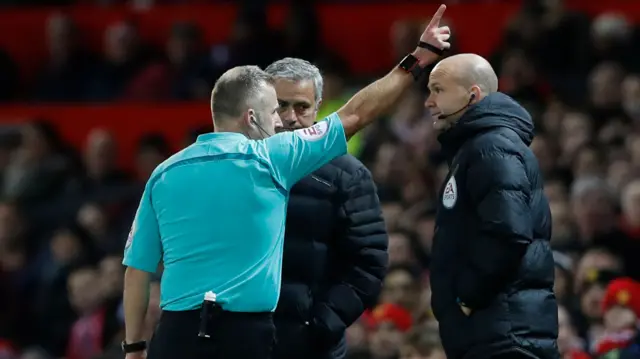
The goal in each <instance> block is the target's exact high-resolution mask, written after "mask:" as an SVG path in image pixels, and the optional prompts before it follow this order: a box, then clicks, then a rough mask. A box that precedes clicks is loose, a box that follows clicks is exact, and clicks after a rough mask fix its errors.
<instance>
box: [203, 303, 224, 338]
mask: <svg viewBox="0 0 640 359" xmlns="http://www.w3.org/2000/svg"><path fill="white" fill-rule="evenodd" d="M220 314H222V307H221V306H220V304H218V303H216V302H214V301H211V300H205V301H203V302H202V309H201V310H200V329H199V330H198V337H200V338H211V329H212V328H211V327H212V324H213V323H215V320H216V318H218V317H219V316H220Z"/></svg>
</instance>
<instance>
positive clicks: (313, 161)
mask: <svg viewBox="0 0 640 359" xmlns="http://www.w3.org/2000/svg"><path fill="white" fill-rule="evenodd" d="M262 144H263V145H264V149H265V150H266V152H267V154H266V155H267V156H268V158H269V161H270V163H271V167H272V170H273V173H274V177H275V179H276V181H278V183H280V184H281V185H282V186H283V187H284V188H285V189H287V190H288V189H290V188H291V187H293V185H294V184H296V183H297V182H298V181H299V180H301V179H302V178H304V177H306V176H307V175H309V174H311V173H312V172H313V171H315V170H317V169H318V168H320V167H322V166H324V165H325V164H327V163H328V162H330V161H331V160H333V159H334V158H336V157H339V156H342V155H344V154H346V153H347V138H346V136H345V133H344V127H342V122H341V121H340V116H338V114H337V113H335V112H334V113H332V114H331V115H329V116H327V117H326V118H325V119H324V120H322V121H320V122H318V123H316V124H315V125H313V126H311V127H308V128H302V129H299V130H295V131H292V132H284V133H279V134H277V135H274V136H271V137H269V138H267V139H265V140H263V141H262Z"/></svg>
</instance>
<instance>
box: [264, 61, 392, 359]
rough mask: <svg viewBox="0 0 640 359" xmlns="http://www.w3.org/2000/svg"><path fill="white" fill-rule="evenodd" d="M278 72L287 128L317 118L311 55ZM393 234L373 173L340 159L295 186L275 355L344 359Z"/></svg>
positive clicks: (275, 67) (283, 64)
mask: <svg viewBox="0 0 640 359" xmlns="http://www.w3.org/2000/svg"><path fill="white" fill-rule="evenodd" d="M266 72H267V73H269V74H271V75H272V76H274V77H275V78H276V85H275V87H276V93H277V95H278V101H279V102H280V109H279V111H280V117H281V119H282V123H283V125H284V129H285V130H295V129H298V128H303V127H310V126H312V125H313V124H314V122H315V119H316V115H317V108H318V106H319V105H320V101H321V97H322V96H321V95H322V87H323V86H322V76H321V75H320V71H319V70H318V68H317V67H315V66H313V65H312V64H310V63H309V62H307V61H304V60H300V59H293V58H285V59H282V60H279V61H276V62H275V63H273V64H271V65H270V66H269V67H268V68H267V69H266ZM387 242H388V240H387V233H386V229H385V224H384V221H383V219H382V211H381V208H380V203H379V200H378V195H377V193H376V187H375V185H374V183H373V180H372V178H371V174H370V173H369V171H368V170H367V169H366V168H365V167H364V166H363V165H362V163H360V162H359V161H358V160H357V159H355V158H354V157H352V156H349V155H346V156H342V157H339V158H337V159H335V160H334V161H332V162H331V163H329V164H328V165H326V166H324V167H322V168H320V169H319V170H318V171H316V172H315V173H313V174H312V175H311V176H309V177H307V178H304V179H302V180H301V181H300V182H298V183H297V184H296V185H295V186H294V187H293V188H292V190H291V197H290V198H289V206H288V209H287V224H286V231H285V241H284V261H283V271H282V277H283V278H282V289H281V291H280V300H279V302H278V307H277V309H276V315H275V324H276V328H277V344H276V347H275V349H274V353H273V358H274V359H288V358H291V359H316V358H317V359H325V358H326V359H329V358H331V359H341V358H344V357H345V355H346V343H345V330H346V328H347V327H348V326H349V325H351V324H352V323H353V322H354V321H355V320H356V319H358V318H359V317H360V315H361V314H362V313H363V312H364V310H365V309H367V308H368V307H370V306H372V305H373V304H375V301H376V299H377V297H378V294H379V293H380V289H381V286H382V279H383V277H384V274H385V273H386V268H387Z"/></svg>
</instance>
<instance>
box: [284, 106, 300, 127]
mask: <svg viewBox="0 0 640 359" xmlns="http://www.w3.org/2000/svg"><path fill="white" fill-rule="evenodd" d="M280 119H281V120H282V124H283V125H284V126H290V125H292V124H294V123H296V121H297V120H298V119H297V118H296V114H295V112H294V111H293V109H291V108H287V109H285V110H284V111H282V112H280Z"/></svg>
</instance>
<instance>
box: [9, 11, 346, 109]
mask: <svg viewBox="0 0 640 359" xmlns="http://www.w3.org/2000/svg"><path fill="white" fill-rule="evenodd" d="M317 22H318V20H317V18H316V16H315V14H314V10H313V7H312V6H311V5H306V4H305V3H302V2H301V3H299V4H297V5H294V6H291V7H290V11H289V14H288V19H287V21H286V23H287V26H286V27H285V28H284V29H282V30H281V31H275V30H271V29H270V28H269V27H268V25H267V15H266V12H265V11H264V9H263V8H262V7H261V6H258V5H256V4H253V5H252V6H246V7H245V10H243V11H241V13H240V14H239V16H238V18H237V20H236V22H235V24H234V27H233V29H232V33H231V36H230V38H229V39H228V41H227V42H226V43H220V44H206V43H204V41H203V38H202V29H200V28H199V27H198V25H196V24H194V23H190V22H176V23H175V24H173V26H172V27H171V30H170V34H169V36H168V38H167V41H166V44H165V46H164V48H156V47H153V46H151V45H149V44H148V43H146V42H145V41H144V40H143V39H142V38H141V36H140V34H139V30H138V28H137V26H136V24H135V23H134V22H131V21H127V20H124V21H120V22H115V23H113V24H111V25H110V26H108V27H107V28H106V30H105V32H104V42H103V44H104V46H103V51H102V53H96V52H94V51H91V50H89V49H88V48H87V46H85V45H86V44H85V43H84V42H83V40H84V39H83V36H82V29H81V28H79V27H78V25H77V24H76V23H75V22H74V20H73V19H72V18H70V17H69V16H67V15H65V14H64V13H62V12H61V13H55V14H52V15H51V16H50V17H49V19H48V20H47V26H46V29H45V33H44V34H43V36H44V37H45V38H46V44H47V50H48V59H46V61H42V63H43V65H42V66H41V68H40V69H39V70H38V71H37V73H36V74H35V76H33V77H34V78H33V79H31V78H28V79H24V78H20V75H19V71H17V68H18V66H17V64H15V62H14V60H13V59H11V57H10V55H9V54H8V53H6V52H3V51H2V49H0V102H2V101H5V102H6V101H15V100H29V101H33V102H76V103H77V102H106V101H149V100H150V101H161V100H198V99H207V98H208V97H209V96H210V93H211V88H212V87H213V84H214V82H215V80H216V79H217V78H218V77H219V76H220V75H221V74H222V73H223V72H224V71H226V70H227V69H229V68H231V67H234V66H238V65H242V64H247V63H252V64H256V65H259V66H261V67H263V68H264V67H266V66H267V65H269V64H270V63H271V62H273V61H275V60H277V59H278V58H280V57H281V56H282V55H283V54H287V55H289V56H294V57H301V58H305V59H309V60H311V61H314V62H316V63H323V64H324V66H323V67H326V68H328V69H333V68H336V71H337V70H338V69H340V68H341V67H344V65H342V61H340V59H339V58H337V57H336V56H334V55H332V54H331V53H330V51H328V49H325V48H323V47H321V46H319V44H320V41H319V31H318V23H317Z"/></svg>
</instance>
